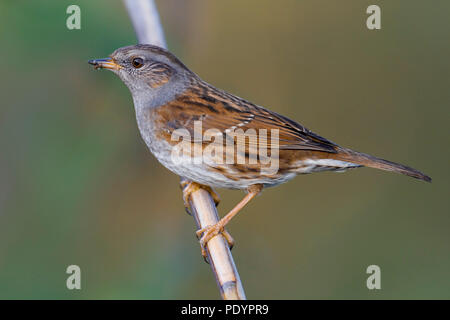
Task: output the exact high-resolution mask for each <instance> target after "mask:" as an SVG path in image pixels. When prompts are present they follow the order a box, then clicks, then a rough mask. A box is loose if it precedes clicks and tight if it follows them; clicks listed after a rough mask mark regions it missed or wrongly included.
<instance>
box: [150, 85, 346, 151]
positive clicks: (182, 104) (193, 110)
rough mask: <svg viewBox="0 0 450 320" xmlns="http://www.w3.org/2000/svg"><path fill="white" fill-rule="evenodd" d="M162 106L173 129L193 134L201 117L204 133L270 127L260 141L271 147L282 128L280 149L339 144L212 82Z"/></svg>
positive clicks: (324, 148)
mask: <svg viewBox="0 0 450 320" xmlns="http://www.w3.org/2000/svg"><path fill="white" fill-rule="evenodd" d="M158 109H160V110H159V111H158V113H160V114H161V113H163V114H164V116H163V117H164V118H165V119H166V121H167V122H168V126H169V127H170V128H169V129H170V130H174V129H178V128H185V129H187V130H188V131H189V132H190V133H191V136H192V137H194V122H195V121H199V120H201V121H202V133H204V132H205V131H206V130H208V129H218V130H219V131H221V132H222V133H225V130H227V129H229V130H233V129H242V130H243V131H244V132H246V131H247V130H248V129H254V130H255V131H256V133H258V132H259V130H260V129H267V132H268V138H267V141H264V139H262V138H261V137H260V139H259V143H267V144H266V145H267V146H268V147H269V148H270V130H271V129H278V130H279V148H280V149H285V150H314V151H323V152H330V153H336V149H335V148H336V147H337V145H336V144H334V143H333V142H331V141H329V140H327V139H325V138H322V137H320V136H318V135H316V134H315V133H313V132H311V131H310V130H308V129H306V128H305V127H303V126H302V125H300V124H299V123H297V122H295V121H293V120H290V119H289V118H287V117H284V116H282V115H280V114H278V113H276V112H273V111H270V110H267V109H265V108H262V107H259V106H256V105H254V104H252V103H251V102H248V101H246V100H244V99H241V98H239V97H236V96H234V95H231V94H229V93H226V92H223V91H220V90H218V89H216V88H214V87H212V86H209V85H208V87H207V88H201V89H197V90H192V91H190V90H189V91H187V92H185V93H184V94H183V95H180V96H179V97H178V98H177V99H175V100H173V101H171V102H169V103H168V104H166V105H164V106H161V107H159V108H158ZM161 115H162V114H161ZM249 137H250V138H249V139H246V144H248V143H249V142H251V141H253V140H255V139H251V135H249ZM256 141H258V140H256Z"/></svg>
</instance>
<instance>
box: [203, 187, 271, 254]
mask: <svg viewBox="0 0 450 320" xmlns="http://www.w3.org/2000/svg"><path fill="white" fill-rule="evenodd" d="M262 188H263V185H261V184H255V185H252V186H250V187H248V189H247V191H248V193H247V195H246V196H245V197H244V199H242V200H241V201H240V202H239V203H238V204H237V205H236V206H235V207H234V208H233V209H232V210H231V211H230V212H228V213H227V214H226V215H225V216H224V217H223V218H222V219H220V220H219V222H217V223H216V224H215V225H212V226H206V227H204V228H202V229H200V230H197V232H196V233H197V237H199V238H200V237H201V238H200V246H201V248H202V255H203V257H206V251H205V248H206V245H207V243H208V241H209V240H211V239H212V238H214V237H215V236H216V235H218V234H222V235H223V236H224V237H225V239H226V240H227V241H228V244H229V246H230V249H231V248H232V247H233V245H234V240H233V238H231V236H230V234H229V233H228V232H227V231H225V230H224V227H225V226H226V225H227V223H228V222H230V220H231V219H232V218H233V217H234V216H235V215H236V214H237V213H238V212H239V211H241V209H242V208H243V207H244V206H245V205H246V204H247V203H249V202H250V200H252V199H253V198H254V197H256V196H257V195H258V194H259V193H260V192H261V190H262Z"/></svg>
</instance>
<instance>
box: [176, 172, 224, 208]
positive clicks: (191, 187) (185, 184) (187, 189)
mask: <svg viewBox="0 0 450 320" xmlns="http://www.w3.org/2000/svg"><path fill="white" fill-rule="evenodd" d="M181 189H182V190H183V201H184V207H185V208H186V212H187V213H188V214H189V215H192V213H191V211H190V209H189V208H190V205H189V198H190V197H191V194H192V193H193V192H195V191H197V190H198V189H204V190H206V191H208V192H209V194H210V195H211V196H212V198H213V200H214V204H215V205H216V207H217V206H218V205H219V202H220V198H219V195H218V194H217V193H216V192H215V191H214V190H213V189H212V188H211V187H209V186H205V185H203V184H199V183H196V182H192V181H187V180H184V181H182V182H181Z"/></svg>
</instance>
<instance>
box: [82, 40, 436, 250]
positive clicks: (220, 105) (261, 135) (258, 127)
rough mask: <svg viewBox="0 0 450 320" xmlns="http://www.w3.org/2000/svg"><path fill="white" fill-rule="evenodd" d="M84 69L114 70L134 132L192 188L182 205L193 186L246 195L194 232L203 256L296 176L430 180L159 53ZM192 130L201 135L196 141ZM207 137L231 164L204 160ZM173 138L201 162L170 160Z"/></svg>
mask: <svg viewBox="0 0 450 320" xmlns="http://www.w3.org/2000/svg"><path fill="white" fill-rule="evenodd" d="M89 63H90V64H92V65H94V66H95V67H96V68H106V69H110V70H112V71H113V72H114V73H116V74H117V75H118V76H119V77H120V78H121V79H122V81H123V82H124V83H125V84H126V85H127V86H128V88H129V89H130V91H131V94H132V96H133V101H134V107H135V110H136V118H137V123H138V127H139V130H140V132H141V135H142V138H143V139H144V141H145V143H146V144H147V146H148V148H149V149H150V151H151V152H152V153H153V154H154V155H155V157H156V158H157V159H158V160H159V161H160V162H161V163H162V164H163V165H164V166H165V167H166V168H168V169H169V170H171V171H172V172H174V173H176V174H177V175H179V176H182V177H185V178H187V179H189V180H190V181H192V182H193V183H190V184H189V185H188V186H187V188H185V192H184V197H185V202H186V199H187V198H188V197H189V193H190V192H191V191H192V190H194V189H196V188H198V187H202V188H206V189H208V190H210V191H212V190H211V187H215V188H229V189H244V190H246V191H247V192H248V194H247V195H246V196H245V197H244V199H243V200H242V201H241V202H239V204H237V205H236V207H235V208H234V209H233V210H231V211H230V212H229V213H228V214H227V215H226V216H224V218H222V219H221V220H220V221H219V222H218V223H217V224H216V225H214V226H209V227H207V228H204V229H201V230H199V231H197V235H198V236H199V237H200V236H201V235H202V236H201V239H200V243H201V246H202V252H203V253H204V247H205V245H206V243H207V242H208V241H209V239H211V238H212V237H214V236H215V235H217V234H219V233H223V234H224V235H225V236H226V238H227V239H228V240H229V242H230V243H231V242H232V239H231V238H230V237H229V235H228V233H226V231H224V226H225V225H226V224H227V223H228V222H229V221H230V220H231V218H232V217H233V216H234V215H236V214H237V213H238V212H239V210H241V209H242V207H244V206H245V205H246V204H247V203H248V202H249V201H250V200H251V199H252V198H254V197H255V196H256V195H257V194H258V193H260V192H261V190H262V189H263V188H264V187H271V186H276V185H278V184H280V183H284V182H286V181H288V180H290V179H292V178H293V177H295V176H296V175H297V174H305V173H312V172H319V171H344V170H346V169H350V168H356V167H363V166H367V167H372V168H377V169H381V170H386V171H394V172H398V173H402V174H405V175H408V176H410V177H414V178H417V179H421V180H425V181H428V182H430V181H431V178H430V177H428V176H426V175H424V174H423V173H421V172H419V171H417V170H415V169H412V168H410V167H407V166H404V165H401V164H397V163H394V162H390V161H387V160H383V159H379V158H376V157H374V156H371V155H368V154H364V153H360V152H356V151H353V150H350V149H347V148H343V147H340V146H338V145H337V144H335V143H333V142H331V141H329V140H327V139H325V138H322V137H321V136H319V135H317V134H315V133H313V132H311V131H310V130H308V129H306V128H305V127H303V126H302V125H300V124H299V123H297V122H295V121H293V120H290V119H288V118H287V117H284V116H282V115H280V114H278V113H276V112H273V111H270V110H267V109H264V108H262V107H260V106H257V105H255V104H253V103H251V102H249V101H246V100H244V99H242V98H239V97H237V96H234V95H232V94H230V93H227V92H224V91H222V90H220V89H217V88H215V87H213V86H212V85H210V84H208V83H206V82H205V81H203V80H202V79H200V78H199V77H198V76H197V75H196V74H195V73H193V72H192V71H190V70H189V69H188V68H187V67H186V66H185V65H184V64H183V63H182V62H181V61H180V60H178V59H177V58H176V57H175V56H174V55H173V54H171V53H170V52H168V51H166V50H164V49H162V48H159V47H156V46H152V45H136V46H129V47H123V48H119V49H117V50H116V51H115V52H114V53H113V54H112V55H111V56H110V58H107V59H100V60H91V61H89ZM199 124H200V125H199ZM196 128H197V129H198V128H200V129H199V130H200V140H199V139H198V133H196V132H195V131H196ZM238 129H241V130H242V131H240V132H241V133H242V132H244V136H243V138H244V139H242V137H241V140H239V139H240V138H239V135H234V136H233V135H231V133H233V132H235V131H237V130H238ZM180 130H181V131H180ZM211 130H213V131H214V134H213V136H214V137H215V138H217V140H215V142H216V146H217V145H220V146H223V149H222V150H223V155H226V156H227V160H229V159H228V156H229V155H230V154H231V157H229V158H230V159H231V161H221V160H223V158H224V157H223V155H220V154H217V153H218V152H217V150H220V149H215V151H216V152H215V154H214V153H208V154H207V155H206V156H205V154H204V153H202V151H205V150H206V148H207V147H208V145H210V140H208V139H204V140H202V138H203V137H204V135H205V134H206V133H208V132H211ZM197 131H198V130H197ZM177 132H181V133H182V134H181V136H182V137H183V141H184V143H187V144H189V147H191V146H192V147H193V148H194V149H195V148H196V147H200V149H201V150H200V154H201V161H196V160H198V159H197V158H198V154H197V155H196V156H192V154H190V153H188V154H186V153H182V155H181V156H180V157H178V158H176V157H174V156H173V155H174V151H177V152H178V151H179V150H175V149H176V148H178V147H179V144H180V142H179V137H180V135H178V136H177V135H176V133H177ZM223 136H226V139H225V141H224V140H219V139H218V138H222V137H223ZM241 136H242V135H241ZM176 137H178V138H176ZM230 137H232V138H231V139H230ZM274 138H276V139H274ZM211 140H212V139H211ZM186 141H187V142H186ZM217 141H219V142H220V143H219V144H217ZM230 141H231V143H229V142H230ZM237 141H241V142H242V144H243V146H244V148H243V149H241V150H240V151H239V150H238V151H237V152H235V146H236V145H237ZM211 143H212V142H211ZM262 145H264V146H265V147H268V148H267V149H269V150H270V151H271V155H270V157H273V156H274V155H276V160H277V166H276V169H277V170H275V171H272V172H269V171H267V170H264V169H267V162H264V163H263V159H265V160H267V158H268V157H269V155H268V154H265V155H261V154H260V153H261V152H260V151H261V150H262V149H261V146H262ZM185 146H186V145H184V147H185ZM274 146H275V148H274ZM267 149H266V151H267ZM175 153H176V152H175ZM194 153H195V152H194ZM239 156H241V158H240V159H241V161H239ZM192 158H194V159H193V160H194V161H191V160H192ZM180 159H181V161H179V160H180ZM242 159H244V160H245V161H242ZM255 159H256V161H253V162H252V161H251V160H255Z"/></svg>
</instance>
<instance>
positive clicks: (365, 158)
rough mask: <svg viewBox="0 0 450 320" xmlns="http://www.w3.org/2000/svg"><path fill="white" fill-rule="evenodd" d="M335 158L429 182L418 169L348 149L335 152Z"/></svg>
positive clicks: (427, 177)
mask: <svg viewBox="0 0 450 320" xmlns="http://www.w3.org/2000/svg"><path fill="white" fill-rule="evenodd" d="M335 158H336V159H338V160H342V161H347V162H351V163H355V164H359V165H362V166H366V167H370V168H375V169H380V170H385V171H393V172H398V173H401V174H405V175H407V176H410V177H413V178H416V179H420V180H424V181H427V182H431V178H430V177H429V176H427V175H425V174H423V173H422V172H420V171H419V170H416V169H413V168H410V167H407V166H404V165H402V164H399V163H395V162H391V161H388V160H384V159H380V158H377V157H374V156H371V155H369V154H365V153H361V152H357V151H353V150H350V149H344V148H342V149H341V150H339V151H338V153H337V154H335Z"/></svg>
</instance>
